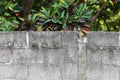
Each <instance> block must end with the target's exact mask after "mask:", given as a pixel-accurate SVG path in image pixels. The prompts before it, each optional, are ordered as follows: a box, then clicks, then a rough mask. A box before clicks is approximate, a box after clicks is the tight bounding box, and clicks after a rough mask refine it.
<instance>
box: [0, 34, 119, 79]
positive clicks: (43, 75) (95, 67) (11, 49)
mask: <svg viewBox="0 0 120 80" xmlns="http://www.w3.org/2000/svg"><path fill="white" fill-rule="evenodd" d="M119 66H120V34H119V33H107V32H90V33H89V34H87V38H85V37H84V38H82V37H80V35H79V32H0V80H120V67H119Z"/></svg>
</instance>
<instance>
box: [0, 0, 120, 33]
mask: <svg viewBox="0 0 120 80" xmlns="http://www.w3.org/2000/svg"><path fill="white" fill-rule="evenodd" d="M23 30H27V31H30V30H34V31H73V30H81V31H82V32H84V33H86V32H88V31H89V30H92V31H120V0H86V1H85V0H1V1H0V31H23Z"/></svg>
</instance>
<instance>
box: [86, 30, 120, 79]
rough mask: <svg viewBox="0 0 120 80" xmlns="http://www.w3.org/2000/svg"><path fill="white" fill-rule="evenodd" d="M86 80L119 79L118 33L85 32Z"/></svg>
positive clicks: (119, 46) (119, 39)
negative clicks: (86, 40)
mask: <svg viewBox="0 0 120 80" xmlns="http://www.w3.org/2000/svg"><path fill="white" fill-rule="evenodd" d="M87 38H88V42H87V46H86V48H87V51H86V52H87V55H86V56H87V58H86V60H87V61H86V62H87V66H86V80H120V33H117V32H90V33H89V34H87Z"/></svg>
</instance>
